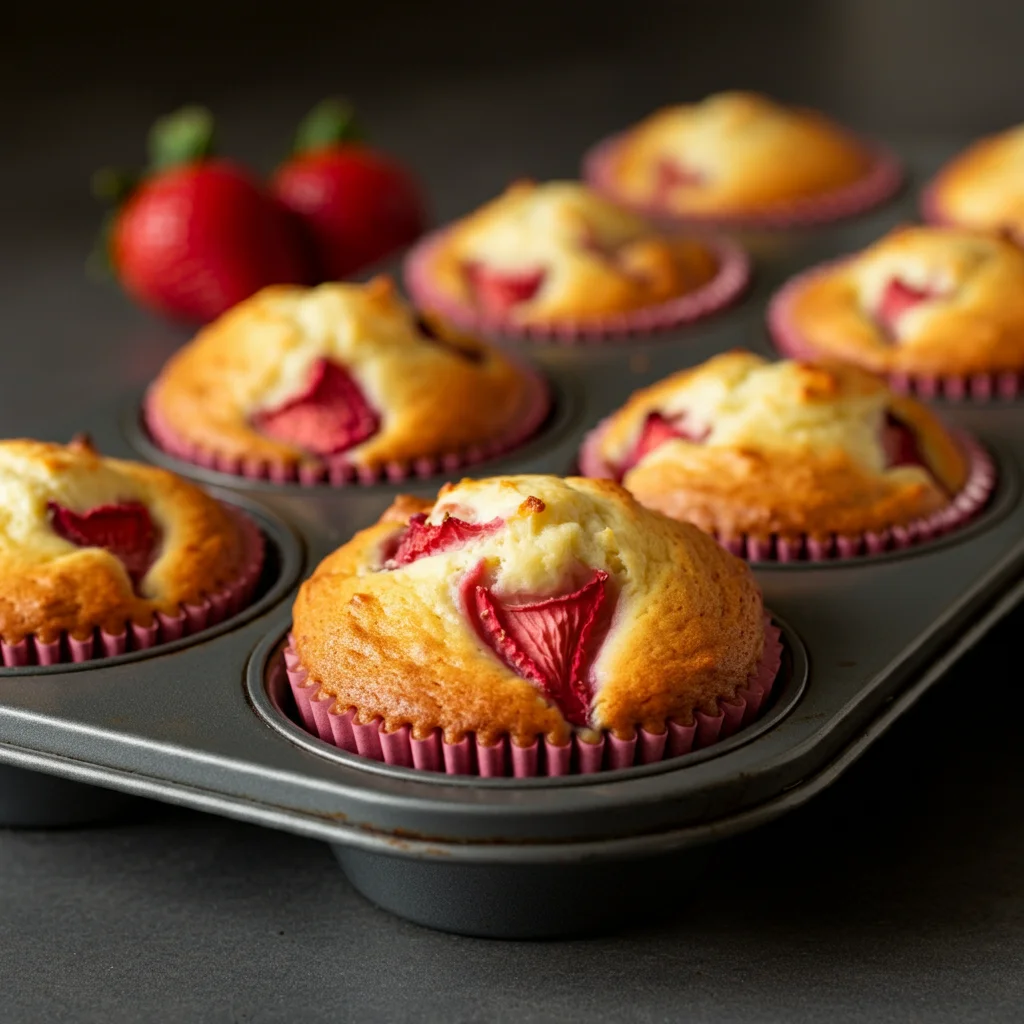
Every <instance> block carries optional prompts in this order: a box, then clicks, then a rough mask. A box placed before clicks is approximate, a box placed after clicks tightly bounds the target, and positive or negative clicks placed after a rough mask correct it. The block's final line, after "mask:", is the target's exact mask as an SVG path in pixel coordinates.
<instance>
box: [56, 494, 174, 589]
mask: <svg viewBox="0 0 1024 1024" xmlns="http://www.w3.org/2000/svg"><path fill="white" fill-rule="evenodd" d="M47 511H48V512H49V513H50V525H51V526H52V527H53V532H54V533H56V534H57V535H58V536H59V537H63V538H64V540H66V541H70V542H71V543H72V544H77V545H78V546H79V547H82V548H104V549H106V550H107V551H109V552H110V553H111V554H112V555H114V556H115V557H116V558H118V559H119V560H120V561H121V563H122V564H123V565H124V567H125V569H126V570H127V572H128V575H129V576H130V577H131V581H132V584H133V585H134V586H136V587H137V586H138V585H139V583H141V582H142V579H143V577H144V576H145V575H146V573H147V572H149V568H150V566H151V565H152V564H153V556H154V552H155V550H156V545H157V531H156V527H155V526H154V525H153V520H152V519H151V518H150V515H149V511H148V510H147V509H146V506H145V505H143V504H140V503H139V502H137V501H127V502H122V503H121V504H117V505H97V506H96V507H95V508H91V509H89V510H88V511H86V512H72V510H71V509H69V508H65V507H64V506H63V505H58V504H56V503H55V502H52V501H51V502H50V503H49V504H48V505H47Z"/></svg>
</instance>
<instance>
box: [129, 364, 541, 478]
mask: <svg viewBox="0 0 1024 1024" xmlns="http://www.w3.org/2000/svg"><path fill="white" fill-rule="evenodd" d="M515 365H516V366H517V368H518V369H519V371H520V372H521V373H522V374H523V376H524V377H525V378H526V380H527V389H528V403H529V404H528V406H527V408H526V411H525V413H524V414H523V415H521V416H520V417H519V419H518V420H517V422H516V423H515V425H514V426H513V427H512V428H510V429H509V430H508V431H507V432H506V433H505V434H502V435H500V436H499V437H496V438H494V439H492V440H490V441H485V442H482V443H480V444H475V445H471V446H470V447H468V448H465V449H463V450H461V451H455V452H445V453H443V454H440V455H427V456H422V457H421V458H418V459H410V460H408V461H395V462H389V463H387V464H385V465H383V466H379V467H373V466H360V465H357V464H355V463H353V462H350V461H349V460H348V457H347V455H346V454H345V453H344V452H340V453H339V454H338V455H336V456H333V457H331V458H328V459H317V460H313V459H310V460H309V461H306V462H303V463H287V462H283V461H274V460H269V459H261V458H253V459H241V458H237V457H234V456H230V455H225V454H223V453H221V452H214V451H210V450H208V449H206V448H203V447H202V446H200V445H198V444H195V443H193V442H192V441H190V440H189V439H188V438H186V437H182V436H181V435H180V434H179V433H177V431H175V429H174V428H173V427H171V426H170V424H169V423H168V422H167V420H166V418H165V417H164V416H163V415H162V414H161V413H160V410H159V409H158V408H157V403H156V401H155V399H154V396H153V392H152V390H150V391H148V392H147V393H146V397H145V399H144V401H143V409H142V415H143V422H144V424H145V427H146V429H147V431H148V432H149V436H150V438H151V440H152V441H153V442H154V443H155V444H156V446H157V447H158V448H160V449H162V450H163V451H165V452H166V453H167V454H168V455H172V456H174V458H176V459H180V460H181V461H182V462H188V463H191V464H192V465H195V466H200V467H202V468H203V469H211V470H215V471H216V472H218V473H227V474H229V475H231V476H242V477H246V478H248V479H250V480H269V481H271V482H272V483H278V484H290V483H298V484H301V485H303V486H305V487H311V486H318V485H325V486H331V487H340V486H343V485H346V484H361V485H370V484H377V483H381V482H392V483H397V482H399V481H402V480H408V479H411V478H416V477H419V478H425V477H432V476H439V475H450V474H452V473H455V472H458V471H460V470H463V469H466V468H468V467H470V466H476V465H478V464H479V463H481V462H487V461H489V460H491V459H496V458H498V457H499V456H501V455H505V454H507V453H508V452H510V451H512V450H513V449H515V448H518V447H519V446H520V445H521V444H524V443H525V442H526V441H528V440H529V439H530V438H531V437H532V436H533V435H534V434H536V433H537V431H538V430H539V429H540V428H541V426H542V425H543V423H544V420H545V419H546V418H547V415H548V412H549V411H550V409H551V390H550V388H549V387H548V384H547V381H546V380H545V379H544V378H543V377H542V376H541V375H540V374H539V373H538V372H537V371H535V370H534V369H533V368H532V367H529V366H526V365H525V364H523V363H519V362H516V364H515Z"/></svg>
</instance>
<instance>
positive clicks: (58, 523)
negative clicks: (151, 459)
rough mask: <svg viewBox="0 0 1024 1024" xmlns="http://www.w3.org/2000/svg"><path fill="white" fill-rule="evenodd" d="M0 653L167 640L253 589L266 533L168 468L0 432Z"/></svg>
mask: <svg viewBox="0 0 1024 1024" xmlns="http://www.w3.org/2000/svg"><path fill="white" fill-rule="evenodd" d="M0 494H2V499H3V500H2V501H0V522H2V529H0V557H2V559H3V564H4V572H3V575H4V580H5V591H4V594H5V596H4V599H3V601H0V649H2V652H3V663H4V664H6V665H18V664H32V663H39V664H48V663H51V662H55V661H65V660H73V661H83V660H86V659H88V658H91V657H97V656H102V655H105V654H106V655H109V654H118V653H121V652H123V651H125V650H131V649H133V648H140V647H148V646H152V645H153V644H155V643H158V642H163V641H168V640H174V639H177V638H178V637H180V636H182V635H184V634H185V633H191V632H195V631H196V630H197V629H202V628H203V627H204V626H207V625H210V624H212V623H213V622H215V621H218V620H219V619H222V618H224V617H226V616H227V615H228V614H230V613H232V612H234V611H236V610H238V609H239V608H240V607H242V606H243V605H244V604H245V603H246V602H247V601H248V600H249V598H250V597H251V595H252V592H253V589H254V587H255V585H256V581H257V578H258V577H259V573H260V568H261V565H262V560H263V541H262V538H261V536H260V534H259V531H258V530H257V529H256V527H255V526H254V525H253V524H252V523H251V522H249V521H248V520H247V519H245V518H244V517H243V516H242V515H241V513H238V512H236V511H234V510H232V509H229V508H227V507H225V506H224V505H221V504H220V502H218V501H215V500H214V499H213V498H211V497H210V496H209V495H207V494H205V493H203V491H201V490H199V488H197V487H195V486H193V485H192V484H190V483H187V482H186V481H184V480H182V479H180V478H179V477H177V476H175V475H174V474H172V473H168V472H166V471H165V470H162V469H155V468H154V467H152V466H145V465H141V464H139V463H135V462H124V461H121V460H120V459H107V458H103V457H102V456H100V455H99V454H97V452H96V451H95V450H94V449H93V448H92V447H91V446H90V444H89V443H88V441H87V440H76V441H73V442H72V443H71V444H69V445H66V446H64V445H58V444H48V443H43V442H39V441H25V440H17V441H0Z"/></svg>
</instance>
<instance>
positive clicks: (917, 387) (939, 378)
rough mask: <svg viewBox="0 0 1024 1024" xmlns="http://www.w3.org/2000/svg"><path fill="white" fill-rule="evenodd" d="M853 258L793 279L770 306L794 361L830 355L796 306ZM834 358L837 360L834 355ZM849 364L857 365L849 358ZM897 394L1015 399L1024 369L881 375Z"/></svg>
mask: <svg viewBox="0 0 1024 1024" xmlns="http://www.w3.org/2000/svg"><path fill="white" fill-rule="evenodd" d="M850 259H851V257H849V256H845V257H842V258H841V259H837V260H830V261H829V262H828V263H824V264H819V265H818V266H816V267H812V268H811V269H810V270H806V271H804V272H803V273H802V274H797V275H796V276H795V277H793V278H790V280H789V281H787V282H786V283H785V284H784V285H783V286H782V287H781V288H780V289H779V290H778V291H777V292H776V293H775V295H773V296H772V299H771V301H770V302H769V303H768V312H767V323H768V330H769V333H770V334H771V336H772V340H773V341H774V342H775V347H776V348H777V349H778V350H779V352H781V353H782V354H783V355H786V356H789V357H790V358H792V359H811V360H813V359H822V358H828V357H829V355H830V354H829V353H828V352H823V351H821V350H820V349H816V348H815V347H814V344H813V342H811V341H809V340H808V339H807V338H805V337H804V336H803V335H802V334H801V333H800V330H799V329H798V328H797V326H796V324H795V323H794V320H793V316H792V306H793V303H794V302H795V301H796V297H797V295H798V294H799V293H800V292H801V291H802V290H803V289H804V288H805V287H806V286H807V285H809V284H811V283H812V282H813V281H814V280H815V279H816V278H817V277H819V276H823V275H825V274H830V273H833V272H834V271H836V270H838V269H839V268H840V267H841V266H842V265H843V264H845V263H847V262H849V260H850ZM832 358H835V357H834V356H832ZM846 361H847V362H853V360H851V359H847V360H846ZM879 376H882V377H883V378H884V379H885V380H886V382H887V383H888V385H889V387H890V388H892V390H893V391H895V392H896V393H897V394H901V395H911V394H912V395H918V396H920V397H921V398H938V397H942V398H948V399H950V400H952V401H956V402H960V401H963V400H965V399H969V400H971V401H976V402H987V401H990V400H991V399H993V398H997V399H1014V398H1017V397H1018V396H1019V395H1020V394H1021V392H1022V391H1024V368H1022V369H1021V370H1018V371H1012V370H1002V371H994V372H992V373H972V374H955V373H947V374H939V373H908V372H906V371H900V372H891V373H883V374H879Z"/></svg>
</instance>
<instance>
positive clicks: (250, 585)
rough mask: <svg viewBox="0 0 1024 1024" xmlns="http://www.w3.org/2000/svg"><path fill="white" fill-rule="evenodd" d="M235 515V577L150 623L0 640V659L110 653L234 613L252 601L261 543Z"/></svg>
mask: <svg viewBox="0 0 1024 1024" xmlns="http://www.w3.org/2000/svg"><path fill="white" fill-rule="evenodd" d="M232 511H234V510H232ZM235 515H236V516H237V518H238V522H239V524H240V526H241V529H242V531H243V533H244V544H245V551H246V554H245V564H244V565H243V567H242V569H241V571H240V572H239V575H238V577H237V578H236V579H234V580H233V581H231V582H230V583H228V584H225V585H224V586H222V587H221V588H220V589H219V590H217V591H215V592H214V593H212V594H208V595H206V596H205V597H203V598H202V599H201V600H199V601H197V602H196V603H194V604H183V605H182V606H181V608H180V609H179V610H178V612H177V613H176V614H174V615H169V614H166V613H164V612H157V613H156V614H155V615H154V616H153V621H152V622H151V623H148V624H145V623H138V622H127V623H125V629H124V632H122V633H108V632H106V631H105V630H103V629H100V628H99V627H96V628H95V629H94V630H93V631H92V634H91V635H90V636H87V637H84V638H81V639H79V638H77V637H74V636H72V635H71V634H70V633H62V634H61V635H60V636H59V637H58V638H57V639H55V640H49V641H47V640H43V639H41V638H40V637H38V636H35V635H29V636H27V637H25V638H24V639H23V640H21V641H19V642H18V643H15V644H8V643H4V642H3V641H0V664H2V665H3V666H4V667H6V668H19V667H22V666H25V665H59V664H63V663H75V662H82V661H95V660H98V659H102V658H113V657H115V656H117V655H119V654H126V653H128V652H129V651H141V650H147V649H149V648H153V647H158V646H160V645H161V644H167V643H171V642H172V641H174V640H180V639H181V638H182V637H186V636H191V635H193V634H195V633H198V632H200V631H201V630H204V629H208V628H209V627H210V626H215V625H217V624H218V623H221V622H224V621H226V620H227V619H229V618H231V616H232V615H236V614H238V612H240V611H242V610H243V609H244V608H245V607H246V606H247V605H248V604H249V603H250V602H251V601H252V597H253V593H254V591H255V589H256V584H257V583H258V582H259V578H260V573H261V572H262V570H263V555H264V547H265V544H264V540H263V534H262V533H260V531H259V528H258V527H257V526H256V524H255V523H254V522H253V521H252V520H251V519H249V517H248V516H246V515H243V514H242V513H241V512H235Z"/></svg>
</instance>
